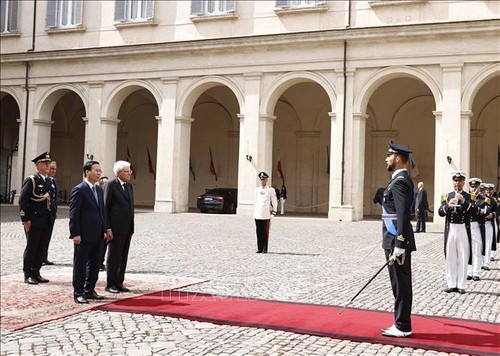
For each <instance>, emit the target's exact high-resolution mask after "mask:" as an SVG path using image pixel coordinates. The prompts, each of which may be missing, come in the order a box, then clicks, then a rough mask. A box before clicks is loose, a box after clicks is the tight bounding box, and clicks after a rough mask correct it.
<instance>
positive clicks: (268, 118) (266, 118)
mask: <svg viewBox="0 0 500 356" xmlns="http://www.w3.org/2000/svg"><path fill="white" fill-rule="evenodd" d="M259 120H260V121H269V122H274V120H276V116H274V115H271V114H267V113H266V114H260V115H259Z"/></svg>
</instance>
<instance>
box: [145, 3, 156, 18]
mask: <svg viewBox="0 0 500 356" xmlns="http://www.w3.org/2000/svg"><path fill="white" fill-rule="evenodd" d="M145 2H146V18H147V19H152V18H153V17H154V15H155V1H154V0H145Z"/></svg>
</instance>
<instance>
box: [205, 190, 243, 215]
mask: <svg viewBox="0 0 500 356" xmlns="http://www.w3.org/2000/svg"><path fill="white" fill-rule="evenodd" d="M237 197H238V190H237V189H234V188H214V189H207V190H206V193H205V194H203V195H200V196H199V197H198V202H197V207H198V209H200V211H201V212H202V213H208V212H209V211H215V212H219V213H227V214H235V213H236V206H237V203H238V200H237Z"/></svg>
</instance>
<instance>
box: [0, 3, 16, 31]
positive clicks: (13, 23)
mask: <svg viewBox="0 0 500 356" xmlns="http://www.w3.org/2000/svg"><path fill="white" fill-rule="evenodd" d="M18 3H19V2H18V1H10V4H9V5H10V14H9V32H17V5H18ZM2 17H3V16H2Z"/></svg>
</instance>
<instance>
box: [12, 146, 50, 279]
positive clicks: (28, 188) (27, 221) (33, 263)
mask: <svg viewBox="0 0 500 356" xmlns="http://www.w3.org/2000/svg"><path fill="white" fill-rule="evenodd" d="M51 161H52V160H51V158H50V153H49V152H44V153H42V154H40V155H39V156H37V157H35V158H34V159H33V160H32V162H33V163H35V167H36V173H35V174H33V175H31V176H29V177H27V178H26V179H25V180H24V182H23V186H22V188H21V194H20V196H19V214H20V216H21V221H22V223H23V227H24V231H25V233H26V248H25V250H24V256H23V271H24V282H25V283H28V284H38V283H47V282H48V281H49V280H48V279H45V278H43V277H42V276H41V275H40V268H41V267H42V261H43V255H44V252H45V251H46V249H47V246H48V243H49V239H50V234H51V231H52V224H53V222H54V217H53V212H52V209H51V206H52V201H51V199H52V197H53V196H54V193H53V191H52V180H51V179H50V178H49V177H48V176H47V174H48V172H49V167H50V162H51Z"/></svg>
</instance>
